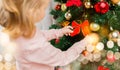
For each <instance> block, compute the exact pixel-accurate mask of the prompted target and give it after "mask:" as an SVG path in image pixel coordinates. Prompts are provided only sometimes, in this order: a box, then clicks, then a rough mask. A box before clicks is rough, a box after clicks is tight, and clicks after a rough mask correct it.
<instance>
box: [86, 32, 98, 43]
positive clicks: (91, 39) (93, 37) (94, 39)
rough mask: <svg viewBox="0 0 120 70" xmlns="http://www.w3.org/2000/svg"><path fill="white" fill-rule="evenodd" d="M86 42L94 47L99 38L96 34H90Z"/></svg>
mask: <svg viewBox="0 0 120 70" xmlns="http://www.w3.org/2000/svg"><path fill="white" fill-rule="evenodd" d="M87 41H88V42H89V43H90V44H92V45H96V44H97V43H98V42H99V36H98V34H96V33H91V34H89V35H88V38H87Z"/></svg>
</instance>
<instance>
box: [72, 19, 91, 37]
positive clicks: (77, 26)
mask: <svg viewBox="0 0 120 70" xmlns="http://www.w3.org/2000/svg"><path fill="white" fill-rule="evenodd" d="M72 27H73V28H74V30H73V33H71V36H75V35H77V34H79V33H80V30H82V33H83V35H84V36H86V35H88V34H90V29H89V22H88V20H85V21H84V22H83V23H81V24H78V23H77V22H75V21H73V22H72Z"/></svg>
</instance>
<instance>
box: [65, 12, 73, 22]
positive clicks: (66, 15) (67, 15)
mask: <svg viewBox="0 0 120 70" xmlns="http://www.w3.org/2000/svg"><path fill="white" fill-rule="evenodd" d="M71 17H72V15H71V13H70V12H69V11H68V12H66V13H65V18H66V20H70V19H71Z"/></svg>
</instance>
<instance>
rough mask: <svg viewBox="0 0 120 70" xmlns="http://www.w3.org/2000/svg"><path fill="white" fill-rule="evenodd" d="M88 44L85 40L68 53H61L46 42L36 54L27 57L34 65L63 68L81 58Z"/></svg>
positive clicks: (31, 53)
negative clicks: (80, 55)
mask: <svg viewBox="0 0 120 70" xmlns="http://www.w3.org/2000/svg"><path fill="white" fill-rule="evenodd" d="M86 44H87V42H86V40H85V39H83V40H81V41H80V42H77V43H75V44H74V45H73V46H72V47H71V48H69V49H68V50H67V51H64V52H63V51H61V50H59V49H57V48H55V47H53V46H52V45H51V44H50V43H49V42H45V43H44V44H42V45H43V47H42V48H38V49H36V50H35V49H33V50H35V51H34V52H30V53H29V54H28V55H25V56H26V58H25V59H27V60H28V61H30V62H32V63H38V64H39V63H40V64H47V65H50V66H63V65H67V64H69V63H70V62H72V61H74V60H75V59H76V58H78V57H79V54H80V53H81V52H82V51H83V50H84V49H85V46H86Z"/></svg>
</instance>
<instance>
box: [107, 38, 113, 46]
mask: <svg viewBox="0 0 120 70" xmlns="http://www.w3.org/2000/svg"><path fill="white" fill-rule="evenodd" d="M107 47H108V48H113V47H114V42H113V41H111V40H110V41H108V42H107Z"/></svg>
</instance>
